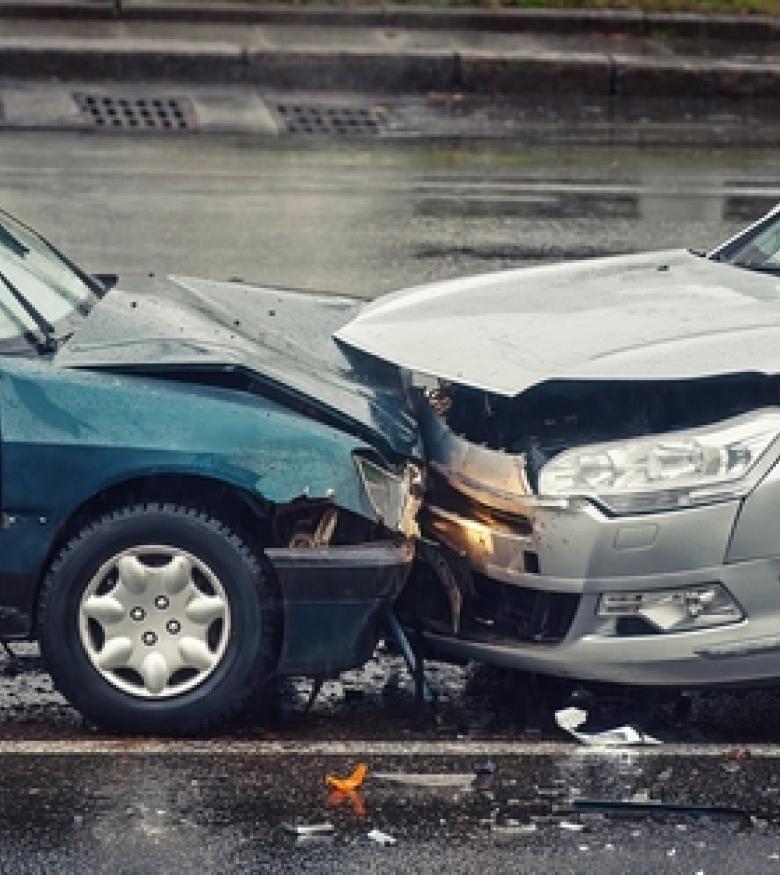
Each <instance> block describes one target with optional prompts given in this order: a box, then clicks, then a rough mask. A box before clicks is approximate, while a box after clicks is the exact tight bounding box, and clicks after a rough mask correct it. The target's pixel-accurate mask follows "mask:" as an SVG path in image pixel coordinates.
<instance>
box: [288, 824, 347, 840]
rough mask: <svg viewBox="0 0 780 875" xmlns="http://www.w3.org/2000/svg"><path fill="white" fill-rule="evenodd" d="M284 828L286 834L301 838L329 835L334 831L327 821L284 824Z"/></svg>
mask: <svg viewBox="0 0 780 875" xmlns="http://www.w3.org/2000/svg"><path fill="white" fill-rule="evenodd" d="M284 828H285V829H286V830H287V832H290V833H292V834H293V835H296V836H302V837H306V836H320V835H329V834H330V833H332V832H333V831H334V829H335V827H334V826H333V824H332V823H330V822H329V821H323V822H322V823H285V825H284Z"/></svg>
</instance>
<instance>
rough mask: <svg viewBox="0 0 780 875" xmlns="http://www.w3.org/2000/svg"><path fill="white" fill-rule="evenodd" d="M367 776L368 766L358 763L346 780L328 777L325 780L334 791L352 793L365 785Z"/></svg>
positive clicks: (332, 776) (333, 776)
mask: <svg viewBox="0 0 780 875" xmlns="http://www.w3.org/2000/svg"><path fill="white" fill-rule="evenodd" d="M367 775H368V766H367V765H366V764H365V763H358V764H357V766H355V770H354V771H353V772H352V774H351V775H347V777H346V778H337V777H336V776H335V775H328V776H327V777H326V778H325V783H326V784H327V785H328V786H329V787H332V788H333V789H334V790H340V791H341V792H342V793H352V792H354V791H355V790H357V789H358V787H361V786H362V785H363V781H365V780H366V776H367Z"/></svg>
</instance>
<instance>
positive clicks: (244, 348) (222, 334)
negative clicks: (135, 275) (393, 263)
mask: <svg viewBox="0 0 780 875" xmlns="http://www.w3.org/2000/svg"><path fill="white" fill-rule="evenodd" d="M362 306H363V302H362V301H360V300H357V299H352V298H345V297H338V296H335V295H315V294H308V293H305V292H292V291H286V290H279V289H271V288H264V287H258V286H249V285H245V284H243V283H237V282H216V281H212V280H205V279H196V278H190V277H180V276H171V277H167V278H159V279H156V280H152V281H151V285H150V287H149V288H147V289H146V290H145V291H144V292H143V293H142V294H138V293H132V292H127V291H123V290H122V289H113V290H112V291H110V292H109V293H108V294H107V295H106V296H105V297H104V298H103V299H102V300H101V301H100V302H99V303H98V304H97V305H96V306H95V307H94V309H93V310H92V311H91V312H90V314H89V316H88V317H87V318H86V319H85V320H84V321H83V322H82V323H81V324H80V325H79V326H78V328H77V329H76V331H75V332H74V333H73V334H72V336H71V337H70V338H69V340H68V341H67V343H65V344H64V345H63V346H62V347H61V349H60V350H59V351H58V353H57V355H56V357H55V359H54V364H55V365H58V366H61V367H77V368H101V369H111V370H124V371H129V372H136V373H137V372H146V373H149V372H154V373H159V374H161V375H164V372H165V370H166V369H169V370H173V369H178V370H181V369H185V370H186V369H190V368H192V369H194V370H200V369H204V368H206V369H217V368H222V369H224V368H235V369H239V370H245V371H249V372H251V374H252V375H253V376H254V377H255V378H256V379H257V381H258V382H259V383H261V384H263V385H264V386H266V387H267V388H268V389H269V390H270V391H272V392H273V393H274V394H275V395H277V396H279V395H281V396H282V397H286V398H289V399H292V400H294V401H295V402H296V403H297V404H298V405H299V406H303V408H304V409H305V410H306V412H311V413H312V414H313V415H314V416H317V415H318V414H319V415H321V416H322V417H323V418H326V419H328V420H330V421H334V420H335V424H337V425H339V426H340V427H342V428H343V429H344V430H347V431H352V432H354V433H356V434H360V435H361V436H364V437H367V438H368V439H371V440H372V442H374V443H377V444H379V445H381V446H384V447H385V448H387V449H388V450H390V451H391V452H394V453H398V454H402V455H406V456H410V455H411V456H419V455H420V445H419V436H418V431H417V425H416V422H415V420H414V418H413V417H412V415H411V414H410V413H409V411H408V408H407V400H406V395H405V392H404V389H403V387H402V385H401V383H400V377H399V374H398V372H397V370H396V369H395V368H392V367H390V368H388V367H387V366H383V365H382V364H381V363H379V362H377V361H376V360H372V359H370V358H368V357H364V356H362V355H361V354H360V353H355V352H352V351H350V350H348V349H344V348H342V347H340V346H339V345H337V344H336V343H335V342H334V340H333V338H332V335H333V333H334V332H335V331H336V330H337V329H338V328H340V327H341V326H343V325H344V324H346V323H347V322H349V321H350V320H351V319H353V318H354V317H355V315H356V314H357V313H358V311H359V310H360V309H361V307H362Z"/></svg>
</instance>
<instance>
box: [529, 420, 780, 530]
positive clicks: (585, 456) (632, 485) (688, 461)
mask: <svg viewBox="0 0 780 875" xmlns="http://www.w3.org/2000/svg"><path fill="white" fill-rule="evenodd" d="M778 433H780V411H778V410H777V409H766V410H759V411H755V412H753V413H748V414H745V415H743V416H737V417H734V418H733V419H727V420H724V421H722V422H716V423H714V424H712V425H707V426H703V427H701V428H692V429H686V430H683V431H676V432H670V433H668V434H659V435H647V436H646V437H641V438H634V439H631V440H625V441H615V442H611V443H604V444H592V445H591V446H585V447H576V448H575V449H571V450H565V451H564V452H562V453H560V454H559V455H557V456H555V457H554V458H553V459H551V460H550V461H549V462H547V464H545V465H544V466H543V467H542V469H541V472H540V474H539V493H540V494H541V495H543V496H551V497H552V496H556V497H557V496H567V497H575V496H576V497H585V498H594V499H597V500H598V501H599V502H601V503H602V504H604V505H606V506H607V507H608V508H609V509H610V510H612V511H613V512H615V513H618V514H620V513H641V512H643V511H653V510H671V509H674V508H677V507H686V506H689V505H692V504H698V503H703V502H707V501H716V500H719V499H726V498H733V497H735V496H739V495H742V494H744V492H745V491H746V484H745V477H746V475H747V474H748V473H749V472H750V470H751V469H752V468H753V467H754V466H755V464H756V463H757V462H758V460H759V459H760V458H761V456H762V455H763V454H764V453H765V452H766V450H767V449H768V447H769V446H770V444H771V443H772V442H773V441H774V440H775V438H776V437H777V436H778Z"/></svg>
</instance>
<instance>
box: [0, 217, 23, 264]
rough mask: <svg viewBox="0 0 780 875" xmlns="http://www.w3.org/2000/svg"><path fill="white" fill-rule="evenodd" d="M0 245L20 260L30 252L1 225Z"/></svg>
mask: <svg viewBox="0 0 780 875" xmlns="http://www.w3.org/2000/svg"><path fill="white" fill-rule="evenodd" d="M0 243H2V244H3V246H5V247H6V248H7V249H10V250H11V252H13V254H14V255H18V256H19V257H20V258H24V257H25V256H26V255H28V254H29V252H30V247H29V246H25V245H24V243H22V241H21V240H17V239H16V237H14V235H13V234H12V233H11V232H10V231H9V230H8V229H7V228H6V227H5V226H3V225H0Z"/></svg>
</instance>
